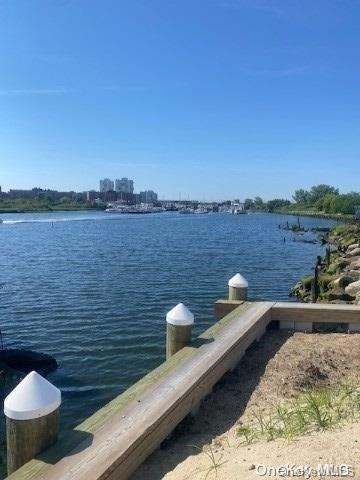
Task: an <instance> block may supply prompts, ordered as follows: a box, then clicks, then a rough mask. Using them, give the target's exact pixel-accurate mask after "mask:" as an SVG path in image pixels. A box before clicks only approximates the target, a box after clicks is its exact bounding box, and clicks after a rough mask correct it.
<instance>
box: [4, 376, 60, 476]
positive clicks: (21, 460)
mask: <svg viewBox="0 0 360 480" xmlns="http://www.w3.org/2000/svg"><path fill="white" fill-rule="evenodd" d="M60 404H61V392H60V390H59V389H58V388H56V387H54V385H52V384H51V383H50V382H48V381H47V380H46V379H45V378H43V377H42V376H41V375H39V374H38V373H36V372H31V373H29V374H28V375H27V376H26V377H25V378H24V379H23V380H22V381H21V382H20V383H19V384H18V385H17V386H16V387H15V388H14V390H13V391H12V392H11V393H10V394H9V395H8V396H7V397H6V398H5V402H4V413H5V416H6V441H7V469H8V475H10V474H11V473H13V472H15V471H16V470H17V469H18V468H20V467H21V466H22V465H24V464H25V463H27V462H28V461H29V460H32V459H33V458H34V457H35V456H36V455H37V454H38V453H40V452H42V451H43V450H45V449H46V448H48V447H49V446H50V445H52V444H53V443H55V442H56V440H57V436H58V431H59V407H60Z"/></svg>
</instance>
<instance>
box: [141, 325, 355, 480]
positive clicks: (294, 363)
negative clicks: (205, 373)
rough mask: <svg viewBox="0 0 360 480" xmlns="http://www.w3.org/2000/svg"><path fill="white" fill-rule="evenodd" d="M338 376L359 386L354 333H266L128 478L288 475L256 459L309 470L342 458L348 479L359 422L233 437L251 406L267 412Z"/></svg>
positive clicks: (250, 413) (340, 380)
mask: <svg viewBox="0 0 360 480" xmlns="http://www.w3.org/2000/svg"><path fill="white" fill-rule="evenodd" d="M344 382H356V383H357V384H360V334H352V335H348V334H335V333H334V334H305V333H295V334H294V335H292V334H290V333H286V332H285V333H284V332H278V331H276V332H268V333H267V334H266V335H265V336H264V337H263V338H262V340H261V341H260V342H259V343H258V344H257V345H255V346H254V347H252V348H251V349H250V351H248V352H247V354H246V355H245V357H244V358H243V360H242V361H241V362H240V363H239V365H238V366H237V368H236V369H235V370H234V372H232V373H228V374H227V375H226V376H225V377H224V378H223V380H222V381H221V382H220V383H219V384H218V385H217V386H216V387H215V388H214V391H213V393H212V394H211V395H209V396H208V397H207V398H206V399H205V400H204V402H203V404H202V406H201V408H200V411H199V412H198V414H197V415H196V417H194V418H189V417H188V418H187V419H186V421H184V422H183V423H182V424H181V425H180V426H179V427H178V428H177V430H176V431H175V432H174V434H173V435H172V436H171V437H170V438H169V439H168V440H166V441H165V442H163V444H162V446H161V448H160V449H159V450H157V451H156V452H154V454H153V455H152V456H151V457H149V458H148V460H147V461H146V462H145V463H144V464H143V465H142V466H141V467H140V469H139V470H138V471H137V472H136V474H135V475H134V476H133V480H156V479H162V478H164V479H167V480H185V479H194V480H205V479H206V478H207V479H212V478H214V479H215V478H217V479H219V480H225V479H226V480H229V479H230V480H232V479H245V480H246V479H255V478H273V479H277V478H291V476H289V475H287V476H283V477H281V476H269V475H263V476H261V475H259V473H262V470H261V468H260V467H257V466H258V465H259V464H265V465H267V466H281V465H287V464H295V465H298V466H301V465H310V466H311V467H313V468H317V466H318V464H334V465H340V464H348V465H350V466H351V467H352V468H353V470H354V471H355V472H356V471H357V473H355V476H354V477H353V478H358V479H360V424H359V423H350V424H347V425H342V426H338V427H336V429H335V430H334V431H327V432H316V433H313V434H311V435H310V434H309V435H307V436H306V437H301V438H298V439H296V440H292V441H291V442H288V441H286V440H283V439H277V440H275V441H271V442H266V441H264V440H262V441H259V442H256V443H253V444H251V445H249V446H247V445H240V442H239V437H238V435H237V428H238V427H239V425H241V424H242V423H246V422H248V421H249V420H251V419H252V418H253V413H254V412H258V411H261V412H263V413H265V414H266V412H271V411H273V409H274V405H275V404H276V403H278V402H279V401H286V400H287V399H290V398H294V397H296V396H298V395H299V394H300V393H301V392H304V391H306V390H308V389H313V388H325V387H332V386H336V385H338V384H339V383H344ZM211 457H213V458H211ZM215 465H216V467H215ZM257 468H260V470H259V471H257ZM295 478H296V477H295ZM297 478H306V477H305V476H299V477H297ZM310 478H324V479H325V478H334V477H329V476H318V475H315V474H313V475H312V476H311V477H310ZM340 478H341V477H340Z"/></svg>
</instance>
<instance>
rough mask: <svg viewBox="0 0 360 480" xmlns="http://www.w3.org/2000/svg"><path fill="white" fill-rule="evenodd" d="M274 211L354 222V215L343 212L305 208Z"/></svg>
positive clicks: (275, 211) (297, 215)
mask: <svg viewBox="0 0 360 480" xmlns="http://www.w3.org/2000/svg"><path fill="white" fill-rule="evenodd" d="M272 213H277V214H282V215H293V216H296V217H313V218H324V219H325V220H338V221H341V222H350V223H351V222H353V221H354V215H346V214H342V213H323V212H314V211H306V210H305V211H303V210H289V211H286V210H274V212H272Z"/></svg>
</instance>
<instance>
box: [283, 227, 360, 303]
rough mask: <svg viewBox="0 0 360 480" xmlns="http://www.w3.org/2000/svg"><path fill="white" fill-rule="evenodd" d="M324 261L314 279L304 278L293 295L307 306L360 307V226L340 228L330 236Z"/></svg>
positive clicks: (319, 263) (331, 232)
mask: <svg viewBox="0 0 360 480" xmlns="http://www.w3.org/2000/svg"><path fill="white" fill-rule="evenodd" d="M326 241H327V242H328V247H327V249H326V255H325V257H324V258H321V257H318V259H317V263H316V265H315V267H314V275H310V276H306V277H304V278H302V279H301V280H300V281H299V282H298V283H297V284H296V285H295V286H294V287H293V288H292V290H291V292H290V295H292V296H296V297H297V298H298V299H300V300H302V301H304V302H319V303H349V304H358V305H360V225H359V224H357V225H356V224H351V225H338V226H336V227H335V228H333V229H332V230H330V232H329V233H328V234H327V235H326Z"/></svg>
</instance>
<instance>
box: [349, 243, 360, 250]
mask: <svg viewBox="0 0 360 480" xmlns="http://www.w3.org/2000/svg"><path fill="white" fill-rule="evenodd" d="M359 247H360V244H359V243H352V244H351V245H349V246H348V248H347V252H351V251H352V250H354V249H355V248H359Z"/></svg>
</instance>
